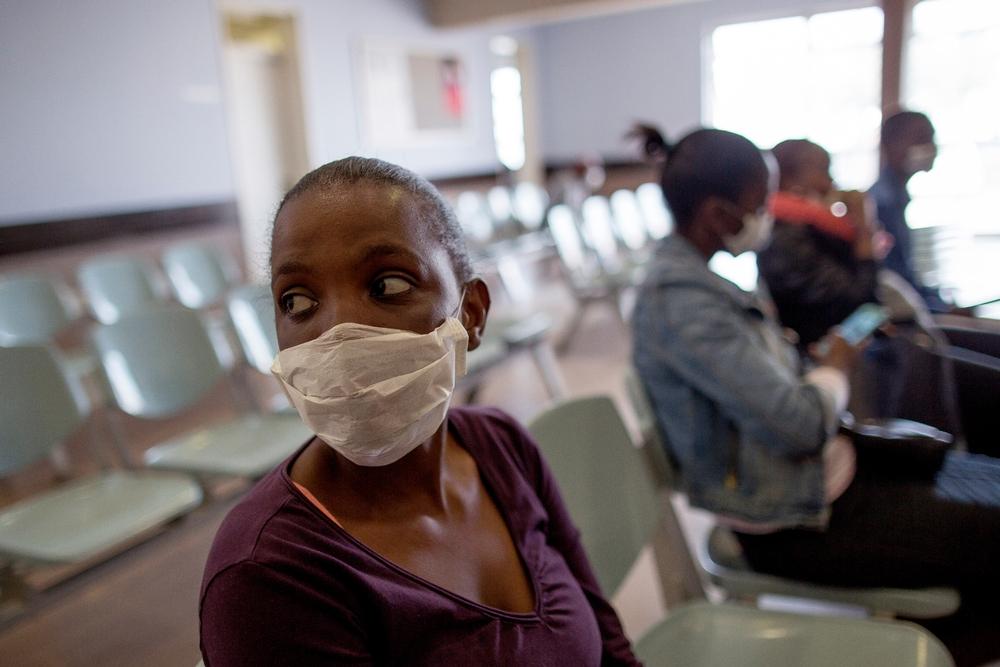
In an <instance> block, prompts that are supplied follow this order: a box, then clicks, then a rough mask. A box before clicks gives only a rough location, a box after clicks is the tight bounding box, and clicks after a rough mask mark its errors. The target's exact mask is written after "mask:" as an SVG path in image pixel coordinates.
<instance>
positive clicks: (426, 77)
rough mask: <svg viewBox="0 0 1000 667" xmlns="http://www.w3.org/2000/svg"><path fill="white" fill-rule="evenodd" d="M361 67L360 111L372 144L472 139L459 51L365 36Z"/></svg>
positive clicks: (392, 146)
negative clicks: (408, 45) (403, 43)
mask: <svg viewBox="0 0 1000 667" xmlns="http://www.w3.org/2000/svg"><path fill="white" fill-rule="evenodd" d="M358 71H359V78H360V81H359V83H360V86H359V87H360V92H361V95H360V99H359V104H360V107H361V108H360V109H359V116H360V118H361V124H362V136H363V137H364V140H365V143H366V145H367V146H368V147H369V148H372V149H399V148H411V147H421V146H431V145H440V144H442V143H449V144H454V143H468V142H469V141H471V137H470V131H471V118H470V112H469V100H468V87H467V79H466V68H465V64H464V62H463V60H462V58H461V56H460V55H458V54H457V53H455V52H453V51H446V50H439V51H436V50H433V49H427V48H418V47H405V46H400V45H399V44H394V43H391V42H387V41H378V40H364V41H363V42H362V43H361V46H360V49H359V57H358Z"/></svg>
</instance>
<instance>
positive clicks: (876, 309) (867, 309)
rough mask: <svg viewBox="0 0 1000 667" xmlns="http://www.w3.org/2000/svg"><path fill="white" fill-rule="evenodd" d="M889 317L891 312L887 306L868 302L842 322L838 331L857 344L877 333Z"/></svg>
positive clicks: (846, 339)
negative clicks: (887, 309)
mask: <svg viewBox="0 0 1000 667" xmlns="http://www.w3.org/2000/svg"><path fill="white" fill-rule="evenodd" d="M888 319H889V313H888V311H886V309H885V308H883V307H882V306H880V305H878V304H875V303H866V304H864V305H862V306H861V307H860V308H858V309H857V310H855V311H854V312H853V313H851V314H850V315H848V316H847V319H845V320H844V321H843V322H841V323H840V327H839V331H838V333H839V334H840V336H841V337H842V338H843V339H844V340H845V341H847V342H848V343H850V344H851V345H857V344H858V343H860V342H861V341H863V340H864V339H865V338H868V336H871V335H872V334H873V333H875V330H876V329H878V328H879V327H880V326H882V325H883V324H885V323H886V321H887V320H888Z"/></svg>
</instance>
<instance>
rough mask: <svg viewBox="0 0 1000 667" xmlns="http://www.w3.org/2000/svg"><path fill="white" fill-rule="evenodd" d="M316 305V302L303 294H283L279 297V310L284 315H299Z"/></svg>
mask: <svg viewBox="0 0 1000 667" xmlns="http://www.w3.org/2000/svg"><path fill="white" fill-rule="evenodd" d="M315 305H316V300H315V299H313V298H310V297H308V296H306V295H305V294H285V295H284V296H282V297H281V310H282V311H283V312H284V313H285V314H286V315H301V314H303V313H305V312H308V311H309V310H310V309H312V308H313V307H314V306H315Z"/></svg>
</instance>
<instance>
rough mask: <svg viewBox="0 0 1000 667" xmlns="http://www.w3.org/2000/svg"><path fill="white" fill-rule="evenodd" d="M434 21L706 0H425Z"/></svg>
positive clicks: (451, 23) (508, 19)
mask: <svg viewBox="0 0 1000 667" xmlns="http://www.w3.org/2000/svg"><path fill="white" fill-rule="evenodd" d="M423 1H424V7H425V13H426V14H427V18H428V19H429V20H430V22H431V23H432V24H433V25H435V26H438V27H442V28H453V27H458V26H467V25H473V24H481V23H502V24H521V23H525V24H532V23H545V22H549V21H565V20H569V19H573V18H582V17H587V16H600V15H602V14H618V13H621V12H624V11H633V10H637V9H646V8H650V7H658V6H663V5H672V4H680V3H682V2H704V0H423Z"/></svg>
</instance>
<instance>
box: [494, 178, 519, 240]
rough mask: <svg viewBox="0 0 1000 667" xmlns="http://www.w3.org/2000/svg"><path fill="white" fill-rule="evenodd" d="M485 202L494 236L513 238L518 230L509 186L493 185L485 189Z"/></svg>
mask: <svg viewBox="0 0 1000 667" xmlns="http://www.w3.org/2000/svg"><path fill="white" fill-rule="evenodd" d="M486 204H487V206H488V207H489V211H490V217H491V218H492V219H493V233H494V236H495V237H500V238H513V237H515V236H517V235H518V233H519V231H520V230H518V229H517V228H516V226H515V219H514V197H513V194H512V193H511V191H510V188H507V187H504V186H502V185H494V186H493V187H491V188H490V189H489V190H487V191H486Z"/></svg>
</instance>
